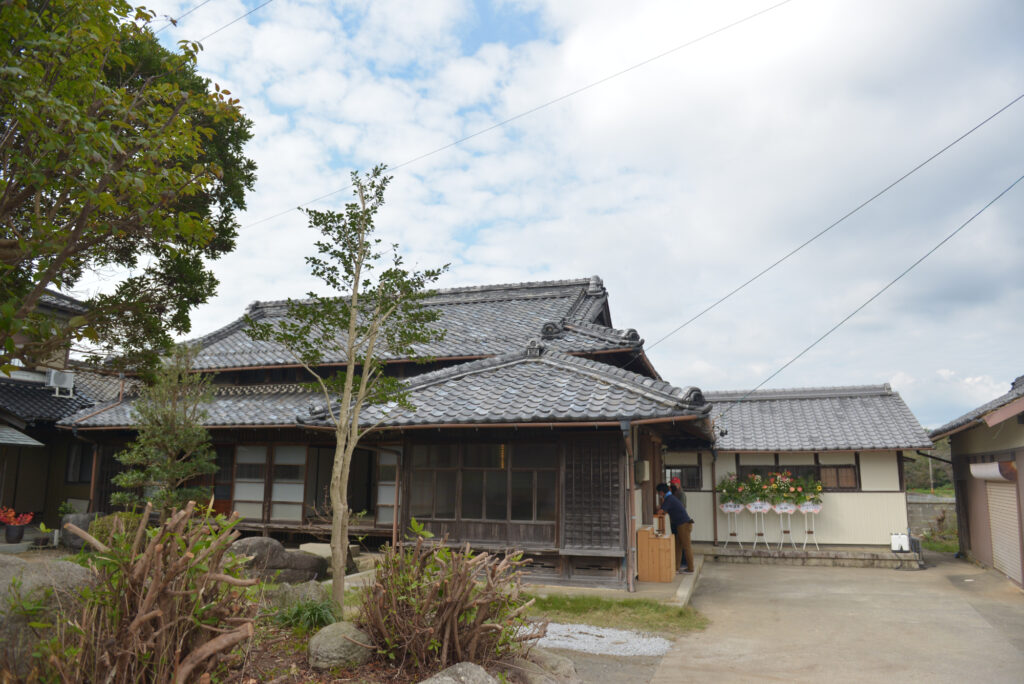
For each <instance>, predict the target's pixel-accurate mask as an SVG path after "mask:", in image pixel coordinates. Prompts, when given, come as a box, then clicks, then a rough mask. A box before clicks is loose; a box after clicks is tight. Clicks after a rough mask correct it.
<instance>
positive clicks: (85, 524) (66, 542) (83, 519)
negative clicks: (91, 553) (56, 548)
mask: <svg viewBox="0 0 1024 684" xmlns="http://www.w3.org/2000/svg"><path fill="white" fill-rule="evenodd" d="M98 517H100V514H99V513H68V514H67V515H65V516H63V517H62V518H61V519H60V543H61V544H62V545H63V546H65V547H67V548H69V549H71V550H72V551H81V549H82V547H83V546H85V540H84V539H82V538H81V537H79V536H78V535H77V534H74V533H72V532H68V531H67V530H65V529H64V525H66V524H68V523H71V524H72V525H75V526H77V527H79V528H80V529H83V530H85V531H86V532H88V531H89V525H90V524H91V523H92V521H93V520H95V519H96V518H98Z"/></svg>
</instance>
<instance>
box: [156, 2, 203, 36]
mask: <svg viewBox="0 0 1024 684" xmlns="http://www.w3.org/2000/svg"><path fill="white" fill-rule="evenodd" d="M210 2H213V0H203V1H202V2H201V3H199V4H198V5H196V6H195V7H193V8H192V9H190V10H189V11H188V12H185V13H184V14H182V15H180V16H178V17H177V18H175V19H170V20H169V21H168V22H167V23H166V24H164V25H163V26H161V27H160V28H158V29H157V30H156V31H153V35H156V34H158V33H160V32H161V31H163V30H164V29H167V28H170V27H171V26H177V25H178V22H179V21H181V20H182V19H184V18H185V17H187V16H188V15H190V14H192V13H193V12H195V11H196V10H197V9H199V8H200V7H202V6H203V5H205V4H207V3H210Z"/></svg>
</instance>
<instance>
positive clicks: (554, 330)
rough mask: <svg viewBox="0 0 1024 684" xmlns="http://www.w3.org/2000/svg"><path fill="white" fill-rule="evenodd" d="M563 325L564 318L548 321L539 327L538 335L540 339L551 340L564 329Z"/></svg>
mask: <svg viewBox="0 0 1024 684" xmlns="http://www.w3.org/2000/svg"><path fill="white" fill-rule="evenodd" d="M564 326H565V320H564V319H563V320H561V321H559V322H558V323H555V322H553V321H548V322H547V323H545V324H544V325H542V326H541V327H540V336H541V338H542V339H545V340H553V339H555V338H556V337H558V336H559V335H561V334H562V331H563V330H565V327H564Z"/></svg>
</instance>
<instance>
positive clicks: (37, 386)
mask: <svg viewBox="0 0 1024 684" xmlns="http://www.w3.org/2000/svg"><path fill="white" fill-rule="evenodd" d="M91 404H92V401H90V400H89V398H88V397H85V396H82V395H80V394H76V395H75V396H73V397H57V396H54V390H53V388H52V387H46V386H45V385H43V384H42V383H38V382H30V381H23V380H12V379H9V378H0V411H6V412H7V413H10V414H11V415H13V416H16V417H17V418H19V419H20V420H23V421H25V422H26V423H46V422H54V421H57V420H60V419H61V418H63V417H64V416H68V415H71V414H72V413H74V412H76V411H78V410H79V409H81V408H84V407H86V406H89V405H91Z"/></svg>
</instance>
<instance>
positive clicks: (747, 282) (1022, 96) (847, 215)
mask: <svg viewBox="0 0 1024 684" xmlns="http://www.w3.org/2000/svg"><path fill="white" fill-rule="evenodd" d="M1022 99H1024V93H1021V94H1020V95H1018V96H1017V97H1015V98H1013V99H1012V100H1010V101H1009V102H1008V103H1006V104H1005V105H1003V106H1002V107H1000V108H999V109H998V110H997V111H996V112H995V113H993V114H991V115H989V116H988V117H986V118H985V119H983V120H982V121H981V122H980V123H978V124H976V125H975V126H974V127H973V128H971V129H970V130H968V131H967V132H966V133H964V134H962V135H961V136H960V137H959V138H957V139H956V140H954V141H953V142H951V143H949V144H948V145H946V146H945V147H943V148H942V149H941V150H939V151H938V152H936V153H935V154H933V155H932V156H930V157H928V158H927V159H925V160H924V161H923V162H921V163H920V164H918V165H917V166H915V167H914V168H912V169H910V171H907V172H906V173H905V174H903V175H902V176H900V177H899V178H897V179H896V180H894V181H893V182H892V183H889V185H887V186H885V187H884V188H882V189H881V190H879V191H878V192H876V193H875V194H874V195H872V196H871V197H869V198H868V199H866V200H864V201H863V202H861V203H860V204H858V205H857V206H856V207H854V208H853V209H851V210H850V211H848V212H846V213H845V214H843V215H842V216H841V217H840V218H839V219H837V220H836V221H835V222H833V223H831V224H829V225H828V226H826V227H825V229H824V230H821V231H819V232H818V233H815V234H814V235H812V236H811V237H810V238H808V239H807V240H805V241H804V242H802V243H801V244H800V245H799V246H797V247H795V248H794V249H792V250H790V251H789V252H787V253H786V254H785V256H782V257H781V258H779V259H778V260H776V261H775V262H773V263H772V264H771V265H770V266H767V267H766V268H764V269H762V270H761V271H758V273H757V274H756V275H754V276H751V277H750V278H749V279H747V280H745V281H744V282H743V283H742V284H741V285H739V286H738V287H736V288H734V289H732V290H730V291H729V293H728V294H726V295H724V296H722V297H720V298H719V299H716V300H715V301H714V302H712V303H711V304H709V305H708V306H706V307H704V308H703V309H702V310H701V311H700V312H698V313H696V314H694V315H693V316H691V317H690V318H689V319H687V320H686V321H685V322H683V323H682V324H681V325H679V326H677V327H676V328H674V329H673V330H672V331H670V332H669V333H667V334H666V335H664V336H662V337H660V338H658V340H657V341H656V342H655V343H654V344H652V345H650V346H649V347H647V350H648V351H649V350H651V349H653V348H654V347H656V346H658V345H659V344H661V343H662V342H664V341H665V340H667V339H668V338H670V337H672V336H673V335H675V334H676V333H677V332H679V331H680V330H682V329H683V328H685V327H686V326H688V325H690V324H691V323H693V322H694V321H696V320H697V319H698V318H700V317H701V316H703V315H704V314H706V313H707V312H709V311H711V310H712V309H714V308H715V307H717V306H718V305H719V304H721V303H722V302H724V301H725V300H727V299H729V298H730V297H732V296H733V295H734V294H736V293H737V292H739V291H740V290H742V289H744V288H745V287H746V286H747V285H750V284H751V283H753V282H754V281H755V280H757V279H758V278H760V277H761V276H763V275H764V274H766V273H768V272H769V271H771V270H772V269H774V268H775V267H776V266H778V265H779V264H781V263H782V262H784V261H786V260H787V259H789V258H790V257H791V256H793V255H794V254H796V253H797V252H799V251H800V250H802V249H803V248H804V247H806V246H807V245H809V244H811V243H812V242H814V241H815V240H817V239H818V238H820V237H821V236H822V235H824V234H825V233H827V232H829V231H830V230H832V229H833V228H835V227H836V226H838V225H839V224H840V223H842V222H843V221H845V220H846V219H848V218H850V217H851V216H853V215H854V214H856V213H857V212H858V211H860V210H861V209H863V208H864V207H866V206H867V205H869V204H871V203H872V202H874V201H875V200H876V199H878V198H879V197H881V196H882V195H884V194H885V193H887V192H889V191H890V190H892V189H893V188H894V187H896V186H897V185H899V184H900V183H902V182H903V181H905V180H906V179H907V178H909V177H910V176H912V175H913V174H915V173H917V172H918V171H919V170H921V168H922V167H924V166H925V165H927V164H928V163H930V162H932V161H933V160H935V159H936V158H937V157H939V156H940V155H942V154H943V153H944V152H946V151H947V150H949V149H950V148H951V147H953V146H954V145H956V144H957V143H959V142H960V141H961V140H963V139H964V138H966V137H967V136H969V135H970V134H971V133H974V132H975V131H976V130H978V129H979V128H981V127H982V126H984V125H985V124H987V123H988V122H989V121H991V120H992V119H994V118H996V117H997V116H999V115H1000V114H1002V113H1003V112H1005V111H1006V110H1007V109H1009V108H1010V107H1012V106H1013V105H1015V104H1017V103H1018V102H1019V101H1020V100H1022Z"/></svg>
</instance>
